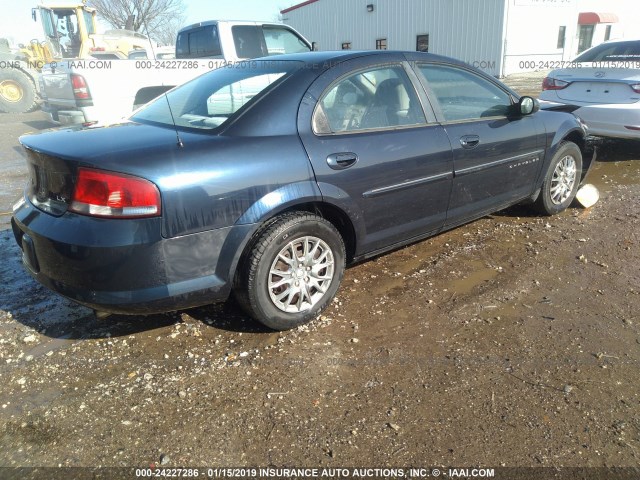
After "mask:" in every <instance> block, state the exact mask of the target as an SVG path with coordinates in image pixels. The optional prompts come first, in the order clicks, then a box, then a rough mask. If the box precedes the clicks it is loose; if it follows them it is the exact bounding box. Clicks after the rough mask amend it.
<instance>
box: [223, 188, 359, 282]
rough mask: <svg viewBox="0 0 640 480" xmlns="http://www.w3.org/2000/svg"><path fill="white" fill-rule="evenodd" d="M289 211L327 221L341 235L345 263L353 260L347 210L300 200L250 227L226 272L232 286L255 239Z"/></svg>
mask: <svg viewBox="0 0 640 480" xmlns="http://www.w3.org/2000/svg"><path fill="white" fill-rule="evenodd" d="M291 212H308V213H314V214H316V215H318V216H320V217H322V218H324V219H326V220H327V221H329V222H330V223H331V224H332V225H333V226H334V227H335V228H336V230H338V233H339V234H340V236H341V237H342V241H343V242H344V246H345V253H346V261H347V264H348V263H350V262H351V261H352V260H353V258H354V257H355V252H356V247H357V234H356V229H355V227H354V225H353V222H352V221H351V219H350V218H349V215H348V214H347V212H345V211H344V210H343V209H341V208H340V207H338V206H336V205H333V204H331V203H328V202H324V201H321V200H309V201H301V202H299V203H295V204H290V205H288V206H287V207H286V208H284V209H278V210H273V211H272V212H270V213H269V214H268V215H266V216H264V217H263V218H262V219H260V221H259V222H258V223H256V224H255V228H252V229H251V231H250V232H248V234H247V235H246V238H245V241H244V247H243V248H242V249H241V253H240V254H238V255H237V258H235V259H234V261H233V262H232V264H231V265H230V267H231V268H230V270H229V272H228V275H229V277H228V278H229V279H230V280H231V281H232V283H233V285H234V286H235V285H236V282H237V278H238V277H237V275H238V272H239V271H240V269H241V268H242V265H243V262H244V261H245V260H246V259H247V258H248V256H249V254H250V253H251V250H252V249H253V247H254V245H255V243H256V241H257V240H258V239H259V238H260V236H261V235H262V232H263V231H264V230H265V229H267V228H268V227H269V226H270V225H271V224H272V223H273V222H274V221H275V220H276V219H277V218H279V217H280V216H282V215H284V214H287V213H291Z"/></svg>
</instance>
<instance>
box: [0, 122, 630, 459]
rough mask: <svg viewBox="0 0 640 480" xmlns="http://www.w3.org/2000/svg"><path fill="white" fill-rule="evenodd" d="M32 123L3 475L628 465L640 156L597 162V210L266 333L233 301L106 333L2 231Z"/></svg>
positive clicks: (10, 142)
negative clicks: (35, 271)
mask: <svg viewBox="0 0 640 480" xmlns="http://www.w3.org/2000/svg"><path fill="white" fill-rule="evenodd" d="M43 118H44V117H43V116H42V114H41V113H38V112H36V113H33V114H29V115H23V116H19V115H16V116H13V117H10V116H8V115H3V116H0V123H1V124H2V125H1V127H0V128H1V129H2V132H3V139H2V140H0V152H1V153H2V154H3V162H4V165H3V166H2V170H1V172H2V180H1V181H2V190H3V191H2V196H1V197H0V200H2V208H1V209H0V210H2V213H3V216H2V217H0V278H1V279H2V282H1V284H0V466H148V465H150V464H157V465H160V464H162V465H163V466H167V467H171V466H193V465H199V466H248V465H254V466H268V465H273V466H302V465H306V466H333V467H338V466H350V467H353V466H410V465H414V466H416V465H417V466H453V467H465V466H476V465H480V466H489V467H500V466H532V467H536V466H633V467H638V466H640V378H639V375H638V372H639V368H638V367H639V366H640V315H639V313H638V312H640V268H639V266H640V248H639V247H640V209H639V207H640V145H639V144H638V143H637V142H625V141H607V142H604V143H602V144H601V145H600V161H599V162H598V163H597V164H596V166H595V168H594V169H593V170H592V172H591V176H590V180H591V182H592V183H595V184H596V185H597V186H598V187H599V188H600V193H601V200H600V202H599V203H597V204H596V205H595V206H594V207H593V208H591V209H589V210H584V209H577V208H572V209H570V210H568V211H566V212H564V213H563V214H561V215H559V216H556V217H544V218H541V217H538V216H536V215H534V214H531V213H530V212H529V211H528V210H527V209H525V208H522V207H518V208H512V209H509V210H507V211H504V212H500V213H498V214H496V215H492V216H490V217H486V218H483V219H481V220H479V221H476V222H474V223H471V224H468V225H466V226H463V227H461V228H458V229H456V230H453V231H450V232H447V233H444V234H441V235H439V236H437V237H435V238H433V239H430V240H427V241H423V242H420V243H417V244H415V245H412V246H409V247H407V248H404V249H402V250H398V251H396V252H394V253H391V254H388V255H384V256H381V257H379V258H377V259H375V260H372V261H368V262H365V263H362V264H360V265H357V266H355V267H352V268H350V269H349V270H348V271H347V273H346V275H345V279H344V283H343V285H342V287H341V289H340V290H339V292H338V297H337V298H336V300H335V302H334V303H333V304H332V305H331V307H330V308H329V309H328V310H327V311H326V312H325V313H324V314H323V315H322V316H321V317H320V318H319V319H318V320H316V321H315V322H313V323H312V324H310V325H309V326H305V327H302V328H300V329H298V330H294V331H290V332H284V333H276V332H272V331H267V330H266V329H265V328H263V327H261V326H260V325H258V324H257V323H255V322H254V321H252V320H250V319H248V318H246V317H245V316H244V315H243V314H242V312H241V311H240V310H239V309H238V308H237V306H236V305H234V304H233V303H232V302H229V303H227V304H225V305H218V306H210V307H203V308H199V309H194V310H189V311H183V312H178V313H172V314H166V315H155V316H149V317H125V316H113V317H110V318H107V319H105V320H100V321H99V320H96V319H95V318H93V316H92V314H91V312H90V311H89V310H88V309H85V308H84V307H80V306H77V305H75V304H73V303H71V302H69V301H67V300H65V299H62V298H60V297H58V296H56V295H54V294H52V293H50V292H49V291H47V290H46V289H44V288H43V287H40V286H39V285H37V284H36V283H35V282H34V281H32V280H31V279H30V278H29V277H28V276H27V275H26V273H25V272H24V271H23V269H22V266H21V264H20V252H19V249H18V247H17V246H16V245H15V243H14V241H13V238H12V235H11V231H10V229H9V228H8V216H7V215H6V214H5V213H6V212H8V211H9V210H10V205H11V201H12V200H13V198H11V200H9V198H10V197H15V196H17V194H18V193H19V190H20V188H21V183H22V182H23V181H24V170H20V168H22V166H21V165H22V164H21V163H20V162H18V157H15V155H18V154H17V153H15V152H16V150H15V147H17V142H16V137H17V135H18V134H20V133H23V132H24V131H27V130H29V129H33V128H41V127H42V126H43V125H44V124H41V123H39V122H43V121H44V120H43ZM33 122H35V123H33ZM7 162H9V164H7ZM21 172H22V173H21ZM21 175H22V177H21ZM14 194H15V195H14Z"/></svg>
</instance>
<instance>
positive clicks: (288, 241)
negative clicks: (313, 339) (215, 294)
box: [234, 212, 346, 330]
mask: <svg viewBox="0 0 640 480" xmlns="http://www.w3.org/2000/svg"><path fill="white" fill-rule="evenodd" d="M345 256H346V255H345V247H344V242H343V241H342V237H341V236H340V234H339V233H338V231H337V230H336V228H335V227H334V226H333V225H332V224H331V223H330V222H329V221H327V220H325V219H324V218H322V217H319V216H317V215H314V214H311V213H306V212H292V213H287V214H284V215H282V216H280V217H279V218H276V219H275V220H274V221H272V222H271V223H269V224H268V225H267V226H266V227H265V229H264V230H263V231H262V233H260V234H259V237H258V239H257V240H256V242H255V243H254V244H253V247H252V248H251V251H250V253H249V255H248V257H247V258H246V259H245V261H244V262H243V264H242V265H241V266H240V270H239V272H238V277H237V282H236V287H235V290H234V293H235V296H236V299H237V300H238V303H239V304H240V305H241V306H242V307H243V309H244V310H245V311H246V312H247V313H248V314H249V315H251V316H252V317H253V318H255V319H256V320H258V321H259V322H261V323H263V324H264V325H266V326H267V327H269V328H272V329H273V330H288V329H291V328H295V327H297V326H299V325H302V324H304V323H307V322H308V321H310V320H312V319H313V318H315V317H316V316H317V315H319V314H320V312H321V311H322V310H324V309H325V308H326V307H327V306H328V305H329V303H330V302H331V300H332V299H333V297H334V296H335V294H336V291H337V290H338V287H339V286H340V282H341V281H342V276H343V275H344V268H345Z"/></svg>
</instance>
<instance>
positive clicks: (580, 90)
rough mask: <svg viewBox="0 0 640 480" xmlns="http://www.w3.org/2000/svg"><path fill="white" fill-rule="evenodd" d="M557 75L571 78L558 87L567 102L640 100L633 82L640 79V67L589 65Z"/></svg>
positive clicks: (557, 73)
mask: <svg viewBox="0 0 640 480" xmlns="http://www.w3.org/2000/svg"><path fill="white" fill-rule="evenodd" d="M553 77H554V78H556V79H558V80H563V81H565V82H570V84H569V85H568V86H567V87H566V88H563V89H562V90H557V94H558V98H560V99H562V100H564V101H567V102H580V103H593V104H629V103H635V102H638V101H640V94H639V93H636V92H634V90H633V89H632V88H631V85H636V84H638V83H640V71H638V70H630V69H625V68H594V67H586V66H584V67H583V68H575V69H565V70H560V71H558V72H554V75H553Z"/></svg>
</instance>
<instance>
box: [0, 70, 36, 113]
mask: <svg viewBox="0 0 640 480" xmlns="http://www.w3.org/2000/svg"><path fill="white" fill-rule="evenodd" d="M36 96H37V95H36V86H35V84H34V83H33V80H32V79H31V78H30V77H29V75H27V74H26V73H24V72H23V71H21V70H16V69H12V68H7V69H1V70H0V111H2V112H6V113H27V112H31V111H33V110H35V109H36V107H37V106H38V104H37V102H36Z"/></svg>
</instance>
